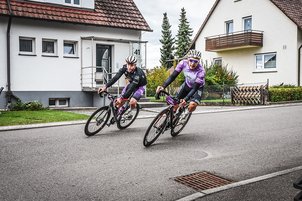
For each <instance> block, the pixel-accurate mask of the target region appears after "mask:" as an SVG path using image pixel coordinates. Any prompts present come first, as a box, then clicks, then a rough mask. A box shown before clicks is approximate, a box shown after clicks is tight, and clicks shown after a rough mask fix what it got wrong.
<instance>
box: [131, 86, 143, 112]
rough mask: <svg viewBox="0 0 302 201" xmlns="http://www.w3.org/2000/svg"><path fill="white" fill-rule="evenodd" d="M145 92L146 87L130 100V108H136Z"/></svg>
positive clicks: (138, 90) (141, 88) (135, 93)
mask: <svg viewBox="0 0 302 201" xmlns="http://www.w3.org/2000/svg"><path fill="white" fill-rule="evenodd" d="M144 92H145V86H140V87H139V88H138V89H137V90H136V91H135V92H134V93H133V96H132V97H131V99H130V107H131V109H133V108H136V104H137V101H139V99H140V98H141V97H142V95H143V94H144Z"/></svg>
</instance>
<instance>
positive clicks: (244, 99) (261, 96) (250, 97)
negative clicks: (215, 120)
mask: <svg viewBox="0 0 302 201" xmlns="http://www.w3.org/2000/svg"><path fill="white" fill-rule="evenodd" d="M231 99H232V104H233V105H265V104H266V103H267V100H268V82H267V83H256V84H245V85H238V86H235V87H231Z"/></svg>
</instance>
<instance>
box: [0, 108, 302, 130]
mask: <svg viewBox="0 0 302 201" xmlns="http://www.w3.org/2000/svg"><path fill="white" fill-rule="evenodd" d="M293 105H302V103H300V102H299V103H288V104H274V105H259V106H198V107H197V109H196V110H195V111H194V112H193V115H196V114H206V113H216V112H231V111H240V110H253V109H265V108H274V107H286V106H293ZM164 108H165V107H155V108H142V109H141V110H140V112H139V115H138V116H137V119H146V118H154V117H155V116H156V115H157V114H158V113H159V112H160V111H161V110H163V109H164ZM94 110H95V108H93V109H88V108H85V109H78V108H76V109H70V110H68V111H70V112H77V113H81V114H87V115H90V114H91V113H93V112H94ZM85 123H86V120H79V121H64V122H52V123H42V124H29V125H16V126H0V132H3V131H10V130H21V129H34V128H44V127H54V126H68V125H77V124H85Z"/></svg>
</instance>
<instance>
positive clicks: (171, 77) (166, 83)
mask: <svg viewBox="0 0 302 201" xmlns="http://www.w3.org/2000/svg"><path fill="white" fill-rule="evenodd" d="M179 73H180V72H178V71H176V70H174V71H173V73H172V74H171V75H170V76H169V77H168V79H167V80H166V81H165V82H164V84H163V87H164V88H166V87H167V86H169V84H171V83H172V82H173V81H174V80H175V79H176V77H177V76H178V75H179Z"/></svg>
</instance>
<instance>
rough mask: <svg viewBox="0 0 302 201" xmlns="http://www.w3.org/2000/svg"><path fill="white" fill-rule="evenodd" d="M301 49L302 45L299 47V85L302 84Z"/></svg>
mask: <svg viewBox="0 0 302 201" xmlns="http://www.w3.org/2000/svg"><path fill="white" fill-rule="evenodd" d="M301 49H302V45H301V46H300V47H299V49H298V86H301V75H300V74H301Z"/></svg>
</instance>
